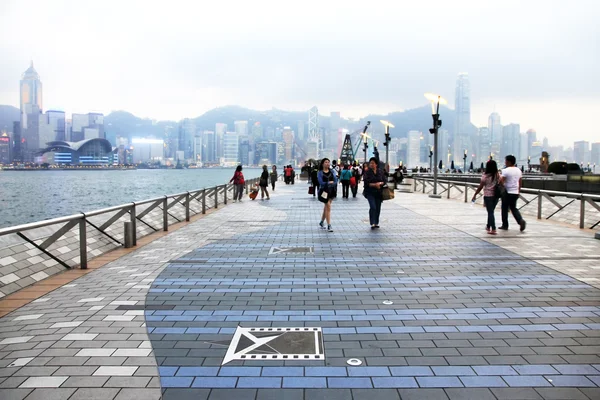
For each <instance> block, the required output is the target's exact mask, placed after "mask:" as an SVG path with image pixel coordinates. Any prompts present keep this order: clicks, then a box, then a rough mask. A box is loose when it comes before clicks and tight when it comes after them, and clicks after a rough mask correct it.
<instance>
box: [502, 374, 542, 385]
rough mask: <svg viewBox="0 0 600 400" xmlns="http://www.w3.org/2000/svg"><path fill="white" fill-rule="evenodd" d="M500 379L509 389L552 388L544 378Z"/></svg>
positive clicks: (511, 377)
mask: <svg viewBox="0 0 600 400" xmlns="http://www.w3.org/2000/svg"><path fill="white" fill-rule="evenodd" d="M502 379H504V380H505V381H506V383H508V386H510V387H542V386H552V384H550V382H548V381H547V380H546V379H545V378H544V377H542V376H536V375H521V376H503V377H502Z"/></svg>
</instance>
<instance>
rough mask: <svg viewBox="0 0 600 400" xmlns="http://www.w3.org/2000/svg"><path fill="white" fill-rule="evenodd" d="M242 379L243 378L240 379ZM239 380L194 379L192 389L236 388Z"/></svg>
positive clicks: (218, 378) (221, 378) (219, 378)
mask: <svg viewBox="0 0 600 400" xmlns="http://www.w3.org/2000/svg"><path fill="white" fill-rule="evenodd" d="M240 379H241V378H240ZM237 380H238V378H234V377H231V378H223V377H209V378H207V377H200V378H194V383H193V384H192V387H195V388H234V387H235V385H236V383H237Z"/></svg>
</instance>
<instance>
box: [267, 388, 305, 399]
mask: <svg viewBox="0 0 600 400" xmlns="http://www.w3.org/2000/svg"><path fill="white" fill-rule="evenodd" d="M280 399H285V400H288V399H289V400H303V399H304V390H302V389H258V393H257V395H256V400H280Z"/></svg>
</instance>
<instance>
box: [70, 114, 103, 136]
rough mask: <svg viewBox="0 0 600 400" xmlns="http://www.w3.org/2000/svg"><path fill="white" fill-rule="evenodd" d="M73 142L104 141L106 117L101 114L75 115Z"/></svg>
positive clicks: (72, 127)
mask: <svg viewBox="0 0 600 400" xmlns="http://www.w3.org/2000/svg"><path fill="white" fill-rule="evenodd" d="M71 121H72V126H71V141H73V142H79V141H81V140H88V139H96V138H100V139H104V115H103V114H100V113H88V114H73V115H72V116H71Z"/></svg>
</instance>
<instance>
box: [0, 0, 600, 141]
mask: <svg viewBox="0 0 600 400" xmlns="http://www.w3.org/2000/svg"><path fill="white" fill-rule="evenodd" d="M599 19H600V1H597V0H589V1H588V0H570V1H567V0H565V1H555V0H545V1H538V0H527V1H523V0H520V1H512V0H503V1H494V2H492V1H481V0H474V1H467V0H446V1H436V0H428V1H418V0H411V1H405V0H390V1H378V0H370V1H364V2H358V1H354V0H346V1H337V0H327V1H323V0H319V1H313V0H302V1H293V0H290V1H266V0H265V1H263V0H255V1H247V0H244V1H227V0H220V1H208V0H207V1H189V2H184V1H168V2H166V1H148V0H146V1H130V0H127V1H123V0H119V1H112V0H108V1H107V0H104V1H85V0H81V1H63V0H53V1H37V0H28V1H25V2H23V1H13V0H1V1H0V37H1V38H2V39H1V40H0V60H2V62H1V73H0V104H12V105H15V106H18V104H19V95H18V84H19V78H20V76H21V74H22V72H23V71H24V70H25V69H26V68H27V67H28V65H29V60H30V59H33V60H34V65H35V68H36V69H37V71H38V72H39V74H40V75H41V78H42V82H43V85H44V108H45V109H49V108H55V109H62V110H65V111H66V112H67V113H71V112H88V111H101V112H105V113H108V112H110V111H111V110H118V109H124V110H128V111H130V112H132V113H134V114H136V115H139V116H142V117H150V118H155V119H180V118H183V117H194V116H198V115H200V114H202V113H203V112H205V111H207V110H209V109H211V108H214V107H217V106H222V105H228V104H238V105H242V106H246V107H250V108H255V109H269V108H272V107H277V108H282V109H289V110H302V109H308V108H309V107H311V106H313V105H317V106H318V107H319V109H320V111H321V112H322V113H329V112H330V111H341V112H342V115H343V116H346V117H360V116H363V115H366V114H369V113H373V112H378V113H387V112H390V111H397V110H402V109H407V108H413V107H418V106H421V105H423V104H424V103H425V99H424V97H423V93H424V92H438V93H440V94H442V95H443V96H445V97H446V98H448V100H449V102H450V106H453V104H454V87H455V81H456V75H457V74H458V73H459V72H468V73H469V76H470V80H471V97H472V100H471V102H472V122H473V123H475V124H476V125H478V126H483V125H487V117H488V116H489V114H490V113H491V112H492V111H494V110H495V111H496V112H498V113H499V114H500V115H501V117H502V123H503V124H507V123H510V122H516V123H520V124H521V129H522V130H523V131H525V130H526V129H528V128H535V129H536V130H537V131H538V135H539V136H540V137H543V136H547V137H548V138H549V139H550V141H551V144H553V143H554V144H565V145H572V142H573V140H575V139H587V140H590V141H600V127H599V124H598V123H596V121H595V120H596V119H597V117H596V115H598V113H599V111H600V100H599V98H600V97H599V95H600V76H599V74H600V73H599V71H600V41H599V38H600V28H599V26H600V24H599V23H598V20H599Z"/></svg>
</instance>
